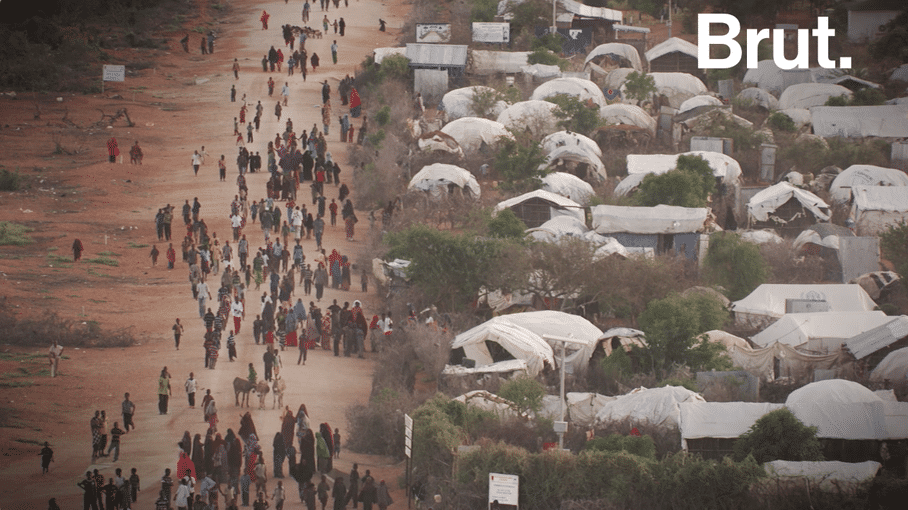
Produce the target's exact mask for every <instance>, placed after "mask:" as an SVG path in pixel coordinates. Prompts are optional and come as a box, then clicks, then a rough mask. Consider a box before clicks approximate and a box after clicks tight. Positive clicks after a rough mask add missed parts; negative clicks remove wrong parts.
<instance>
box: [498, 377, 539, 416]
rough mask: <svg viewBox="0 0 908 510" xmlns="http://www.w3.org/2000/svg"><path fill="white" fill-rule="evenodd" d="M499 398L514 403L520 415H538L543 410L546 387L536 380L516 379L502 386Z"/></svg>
mask: <svg viewBox="0 0 908 510" xmlns="http://www.w3.org/2000/svg"><path fill="white" fill-rule="evenodd" d="M498 396H499V397H501V398H505V399H508V400H510V401H511V402H513V403H514V405H515V406H517V409H516V411H517V412H518V413H519V414H529V413H530V412H532V413H538V412H539V410H540V409H542V397H544V396H545V386H543V385H542V383H541V382H539V381H537V380H536V379H531V378H529V377H515V378H513V379H511V380H509V381H507V382H506V383H504V384H502V385H501V388H500V389H499V390H498Z"/></svg>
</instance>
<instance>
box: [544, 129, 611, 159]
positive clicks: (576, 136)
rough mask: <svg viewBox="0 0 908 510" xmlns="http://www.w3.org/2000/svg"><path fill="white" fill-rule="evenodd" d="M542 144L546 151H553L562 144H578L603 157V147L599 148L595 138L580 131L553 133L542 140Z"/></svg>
mask: <svg viewBox="0 0 908 510" xmlns="http://www.w3.org/2000/svg"><path fill="white" fill-rule="evenodd" d="M540 143H541V145H542V150H543V151H544V152H546V153H549V152H552V151H553V150H555V149H556V148H558V147H561V146H568V147H570V146H578V147H582V148H583V150H585V151H587V152H590V153H592V154H595V155H596V156H597V157H599V158H602V149H600V148H599V144H597V143H596V142H595V141H594V140H593V139H591V138H589V137H587V136H583V135H581V134H580V133H572V132H570V131H558V132H557V133H552V134H550V135H548V136H546V137H545V138H543V139H542V142H540Z"/></svg>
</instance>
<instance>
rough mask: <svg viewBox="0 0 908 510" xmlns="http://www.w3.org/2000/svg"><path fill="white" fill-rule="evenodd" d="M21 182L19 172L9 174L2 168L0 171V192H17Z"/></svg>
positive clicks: (21, 178)
mask: <svg viewBox="0 0 908 510" xmlns="http://www.w3.org/2000/svg"><path fill="white" fill-rule="evenodd" d="M23 180H24V178H23V177H22V175H21V174H20V173H19V172H10V171H9V170H7V169H5V168H4V169H2V170H0V191H19V188H21V187H22V181H23Z"/></svg>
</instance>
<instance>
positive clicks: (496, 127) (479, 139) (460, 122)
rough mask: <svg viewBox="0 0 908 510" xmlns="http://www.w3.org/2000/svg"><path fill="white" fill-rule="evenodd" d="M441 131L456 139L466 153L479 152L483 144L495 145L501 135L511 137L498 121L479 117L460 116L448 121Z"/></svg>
mask: <svg viewBox="0 0 908 510" xmlns="http://www.w3.org/2000/svg"><path fill="white" fill-rule="evenodd" d="M441 132H442V133H444V134H446V135H450V136H452V137H453V138H454V139H455V140H457V143H458V144H460V147H461V148H462V149H463V150H464V152H465V153H467V154H473V153H476V152H479V151H480V150H481V149H482V148H483V147H484V146H488V147H495V146H497V145H498V140H499V138H501V137H506V138H513V135H511V133H510V132H509V131H508V130H507V129H505V127H504V126H502V125H501V124H500V123H498V122H495V121H494V120H488V119H481V118H479V117H462V118H460V119H457V120H455V121H453V122H449V123H447V124H445V126H444V127H443V128H441Z"/></svg>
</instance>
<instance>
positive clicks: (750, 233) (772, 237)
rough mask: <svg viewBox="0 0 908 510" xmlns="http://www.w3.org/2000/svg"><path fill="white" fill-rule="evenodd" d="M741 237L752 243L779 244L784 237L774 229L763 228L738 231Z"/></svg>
mask: <svg viewBox="0 0 908 510" xmlns="http://www.w3.org/2000/svg"><path fill="white" fill-rule="evenodd" d="M738 235H739V236H741V239H744V240H745V241H747V242H750V243H754V244H768V243H773V244H781V243H782V242H783V241H784V239H782V236H780V235H779V234H777V233H776V231H775V230H772V229H768V228H765V229H763V230H744V231H738Z"/></svg>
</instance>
